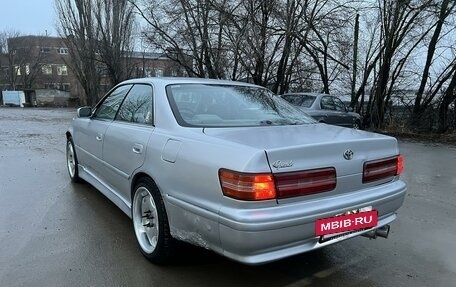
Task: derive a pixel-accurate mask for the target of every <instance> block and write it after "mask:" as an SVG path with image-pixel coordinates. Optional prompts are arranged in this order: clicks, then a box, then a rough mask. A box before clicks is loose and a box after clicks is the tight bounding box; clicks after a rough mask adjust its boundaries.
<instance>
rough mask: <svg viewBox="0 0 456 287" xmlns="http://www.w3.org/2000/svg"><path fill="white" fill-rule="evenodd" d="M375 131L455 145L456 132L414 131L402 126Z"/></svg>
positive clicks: (422, 140)
mask: <svg viewBox="0 0 456 287" xmlns="http://www.w3.org/2000/svg"><path fill="white" fill-rule="evenodd" d="M375 132H377V133H381V134H387V135H391V136H394V137H397V138H400V139H406V140H414V141H421V142H432V143H442V144H450V145H456V132H450V133H443V134H438V133H431V132H416V131H413V130H410V129H408V128H406V127H403V126H400V127H398V126H393V127H388V128H385V129H381V130H375Z"/></svg>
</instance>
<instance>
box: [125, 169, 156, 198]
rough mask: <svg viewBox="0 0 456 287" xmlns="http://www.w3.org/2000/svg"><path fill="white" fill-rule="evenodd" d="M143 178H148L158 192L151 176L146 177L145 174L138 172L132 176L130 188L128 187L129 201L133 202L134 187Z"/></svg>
mask: <svg viewBox="0 0 456 287" xmlns="http://www.w3.org/2000/svg"><path fill="white" fill-rule="evenodd" d="M143 178H148V179H150V180H151V181H152V183H153V184H154V185H155V187H156V188H157V189H158V190H159V188H158V186H157V184H156V183H155V180H154V179H153V178H152V176H150V175H148V174H147V173H145V172H138V173H137V174H135V175H134V176H133V180H132V181H131V186H130V200H131V201H133V196H135V187H136V185H137V184H138V182H139V181H140V180H141V179H143Z"/></svg>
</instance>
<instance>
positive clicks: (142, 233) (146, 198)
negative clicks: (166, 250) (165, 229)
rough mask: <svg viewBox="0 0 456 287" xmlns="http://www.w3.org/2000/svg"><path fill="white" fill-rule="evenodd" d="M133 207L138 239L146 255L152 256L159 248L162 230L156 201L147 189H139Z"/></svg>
mask: <svg viewBox="0 0 456 287" xmlns="http://www.w3.org/2000/svg"><path fill="white" fill-rule="evenodd" d="M132 207H133V213H132V215H133V226H134V229H135V234H136V239H137V240H138V243H139V246H140V247H141V249H142V250H143V251H144V252H145V253H147V254H151V253H153V252H154V251H155V249H156V247H157V243H158V237H159V235H160V234H159V232H160V230H159V225H158V214H157V207H156V204H155V200H154V198H153V196H152V194H151V193H150V191H149V190H148V189H147V188H146V187H144V186H140V187H138V189H137V190H136V192H135V196H134V198H133V206H132Z"/></svg>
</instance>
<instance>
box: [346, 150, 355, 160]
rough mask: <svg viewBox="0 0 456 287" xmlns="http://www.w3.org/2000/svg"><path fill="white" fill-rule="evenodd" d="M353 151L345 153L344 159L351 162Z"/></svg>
mask: <svg viewBox="0 0 456 287" xmlns="http://www.w3.org/2000/svg"><path fill="white" fill-rule="evenodd" d="M353 154H354V153H353V151H352V150H351V149H347V150H346V151H344V158H345V159H346V160H351V159H352V158H353Z"/></svg>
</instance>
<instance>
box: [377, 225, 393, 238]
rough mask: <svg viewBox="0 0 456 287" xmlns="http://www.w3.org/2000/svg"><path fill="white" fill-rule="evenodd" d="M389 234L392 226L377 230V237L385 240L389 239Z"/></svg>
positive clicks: (384, 226)
mask: <svg viewBox="0 0 456 287" xmlns="http://www.w3.org/2000/svg"><path fill="white" fill-rule="evenodd" d="M389 233H390V226H389V225H388V224H387V225H383V226H382V227H379V228H377V230H375V234H376V235H377V236H380V237H383V238H388V234H389Z"/></svg>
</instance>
